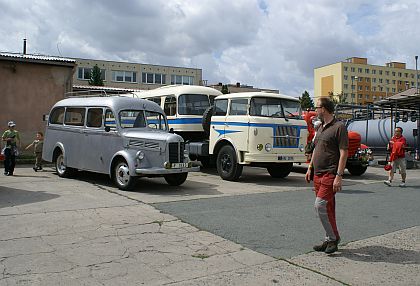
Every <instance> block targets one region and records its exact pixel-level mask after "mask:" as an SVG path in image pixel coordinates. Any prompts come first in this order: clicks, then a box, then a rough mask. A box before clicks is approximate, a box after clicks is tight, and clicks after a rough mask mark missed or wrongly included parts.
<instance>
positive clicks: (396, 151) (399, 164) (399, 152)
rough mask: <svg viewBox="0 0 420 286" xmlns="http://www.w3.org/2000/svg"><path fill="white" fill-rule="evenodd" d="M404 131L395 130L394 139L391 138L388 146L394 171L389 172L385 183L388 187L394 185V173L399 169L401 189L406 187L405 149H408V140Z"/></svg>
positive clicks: (400, 129)
mask: <svg viewBox="0 0 420 286" xmlns="http://www.w3.org/2000/svg"><path fill="white" fill-rule="evenodd" d="M402 133H403V129H402V128H401V127H397V128H395V133H394V137H392V138H391V141H389V144H388V150H391V156H390V157H389V161H390V162H391V165H392V169H391V170H390V171H388V180H387V181H384V184H385V185H387V186H389V187H390V186H391V185H392V180H393V179H394V173H395V171H396V170H397V168H399V169H400V173H401V184H400V187H405V179H406V177H407V173H406V162H405V148H406V147H407V140H406V139H405V137H404V136H403V135H402Z"/></svg>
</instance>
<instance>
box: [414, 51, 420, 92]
mask: <svg viewBox="0 0 420 286" xmlns="http://www.w3.org/2000/svg"><path fill="white" fill-rule="evenodd" d="M414 58H415V59H416V93H419V72H418V70H417V59H418V58H419V56H415V57H414Z"/></svg>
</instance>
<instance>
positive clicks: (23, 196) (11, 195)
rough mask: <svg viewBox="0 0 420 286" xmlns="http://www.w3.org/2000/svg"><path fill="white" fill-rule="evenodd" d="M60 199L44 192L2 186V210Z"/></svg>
mask: <svg viewBox="0 0 420 286" xmlns="http://www.w3.org/2000/svg"><path fill="white" fill-rule="evenodd" d="M58 197H59V195H55V194H50V193H46V192H43V191H27V190H22V189H14V188H6V187H2V186H0V208H5V207H14V206H18V205H25V204H31V203H37V202H43V201H48V200H52V199H55V198H58Z"/></svg>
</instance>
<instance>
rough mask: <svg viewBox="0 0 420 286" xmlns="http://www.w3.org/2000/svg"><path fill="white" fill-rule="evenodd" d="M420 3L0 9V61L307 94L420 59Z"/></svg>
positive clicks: (281, 0) (268, 1)
mask: <svg viewBox="0 0 420 286" xmlns="http://www.w3.org/2000/svg"><path fill="white" fill-rule="evenodd" d="M419 18H420V2H419V1H418V0H399V1H395V0H392V1H388V0H370V1H367V0H365V1H359V0H342V1H336V0H298V1H290V0H234V1H225V0H153V1H150V0H149V1H146V0H136V1H135V0H125V1H115V0H102V1H99V0H97V1H94V0H92V1H83V0H60V1H57V0H19V1H15V0H0V51H3V52H21V51H22V39H23V38H27V39H28V53H37V54H47V55H57V56H60V55H61V56H63V57H79V58H88V59H102V60H116V61H128V62H139V63H150V64H160V65H176V66H186V67H195V68H201V69H202V70H203V79H206V80H208V82H209V83H218V82H223V83H236V82H240V83H242V84H248V85H253V86H255V87H261V88H275V89H279V90H280V91H281V93H284V94H289V95H292V96H299V95H301V94H302V92H303V91H304V90H308V91H309V92H310V93H311V94H312V91H313V69H314V68H315V67H319V66H323V65H327V64H330V63H334V62H338V61H341V60H344V59H345V58H348V57H351V56H359V57H368V62H369V63H371V64H378V65H384V63H385V62H388V61H402V62H406V63H407V67H408V68H413V69H414V68H415V60H414V56H415V55H418V54H420V32H419V30H420V21H419Z"/></svg>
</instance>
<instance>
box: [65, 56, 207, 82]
mask: <svg viewBox="0 0 420 286" xmlns="http://www.w3.org/2000/svg"><path fill="white" fill-rule="evenodd" d="M74 60H75V61H76V64H77V70H76V72H75V73H74V76H73V83H74V84H75V85H79V86H84V85H89V79H90V75H91V72H92V68H93V67H94V66H95V65H97V66H98V67H99V68H100V69H101V76H102V80H103V81H104V86H107V87H114V88H123V89H140V90H148V89H154V88H158V87H161V86H163V85H169V84H184V85H202V84H203V79H202V77H203V75H202V70H201V69H197V68H186V67H174V66H161V65H151V64H143V63H128V62H116V61H103V60H93V59H79V58H75V59H74Z"/></svg>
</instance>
